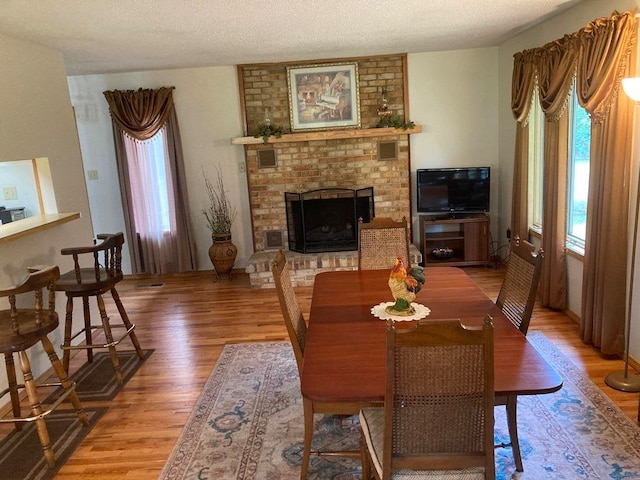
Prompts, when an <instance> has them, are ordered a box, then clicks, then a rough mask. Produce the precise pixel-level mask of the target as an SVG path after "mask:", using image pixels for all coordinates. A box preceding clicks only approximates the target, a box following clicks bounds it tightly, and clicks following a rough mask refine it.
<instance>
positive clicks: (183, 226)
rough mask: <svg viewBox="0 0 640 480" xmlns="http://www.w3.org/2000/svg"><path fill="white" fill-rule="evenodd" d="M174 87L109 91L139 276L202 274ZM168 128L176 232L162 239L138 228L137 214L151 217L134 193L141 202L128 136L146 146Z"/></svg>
mask: <svg viewBox="0 0 640 480" xmlns="http://www.w3.org/2000/svg"><path fill="white" fill-rule="evenodd" d="M173 88H174V87H162V88H159V89H157V90H151V89H142V88H140V89H138V90H127V91H119V90H114V91H105V92H103V93H104V96H105V98H106V100H107V103H108V104H109V113H110V115H111V119H112V128H113V136H114V143H115V150H116V162H117V166H118V176H119V180H120V191H121V195H122V203H123V207H124V219H125V227H126V230H127V232H126V233H127V242H128V245H129V251H130V255H131V263H132V271H133V273H174V272H187V271H192V270H196V269H197V265H196V253H195V251H196V250H195V245H194V243H193V240H192V234H191V227H190V223H189V205H188V195H187V188H186V174H185V168H184V158H183V154H182V141H181V137H180V130H179V127H178V118H177V115H176V112H175V108H174V105H173V95H172V91H173ZM163 128H165V136H166V142H167V148H166V152H165V154H166V157H167V167H166V182H167V188H168V190H169V192H168V197H169V199H170V201H171V205H170V208H169V211H170V217H171V219H170V223H171V228H170V231H169V232H163V233H162V234H161V235H159V234H158V233H157V232H155V233H154V232H150V231H148V230H147V229H146V227H145V225H143V224H141V223H146V222H138V223H136V211H137V212H138V217H140V216H141V215H142V216H144V215H145V214H144V213H140V212H143V211H144V210H143V209H144V208H145V207H144V206H143V205H140V203H141V202H139V201H138V202H137V203H135V199H136V195H134V193H138V195H137V197H138V198H140V195H139V193H140V192H138V191H137V190H139V189H140V188H141V186H140V185H137V184H136V182H135V178H136V176H135V175H132V171H131V169H132V168H133V159H130V158H128V156H127V148H126V146H125V137H124V136H125V135H128V136H130V137H132V138H134V139H135V140H136V141H140V142H144V141H147V140H149V139H151V138H153V137H154V136H155V135H157V134H158V132H160V130H161V129H163ZM143 197H144V195H143ZM134 203H135V205H134ZM147 208H148V207H147ZM141 209H142V210H141ZM146 215H155V212H148V213H147V214H146Z"/></svg>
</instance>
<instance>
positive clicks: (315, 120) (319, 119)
mask: <svg viewBox="0 0 640 480" xmlns="http://www.w3.org/2000/svg"><path fill="white" fill-rule="evenodd" d="M287 87H288V90H289V116H290V118H291V131H292V132H301V131H310V130H333V129H342V128H359V127H360V94H359V90H360V88H359V81H358V64H357V63H356V62H348V63H331V64H322V65H306V66H294V67H287Z"/></svg>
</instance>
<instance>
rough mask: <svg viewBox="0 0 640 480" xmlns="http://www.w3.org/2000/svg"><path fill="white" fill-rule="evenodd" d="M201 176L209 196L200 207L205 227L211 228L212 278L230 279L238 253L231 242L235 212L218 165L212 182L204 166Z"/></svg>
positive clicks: (210, 254)
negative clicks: (205, 221) (226, 276)
mask: <svg viewBox="0 0 640 480" xmlns="http://www.w3.org/2000/svg"><path fill="white" fill-rule="evenodd" d="M202 176H203V177H204V183H205V186H206V188H207V195H208V197H209V205H208V207H207V208H203V209H202V214H203V215H204V217H205V218H206V220H207V227H208V228H209V230H211V241H212V244H211V246H210V247H209V258H210V259H211V263H212V264H213V269H214V279H217V278H219V277H220V275H228V276H229V279H231V277H232V275H233V265H234V263H235V261H236V255H237V253H238V249H237V248H236V246H235V245H234V244H233V243H232V242H231V225H232V224H233V221H234V220H235V218H236V213H237V212H236V210H235V208H234V207H233V206H232V205H231V202H229V199H228V197H227V193H226V191H225V188H224V180H223V178H222V172H221V170H220V167H217V176H216V179H215V181H214V182H212V181H210V180H209V178H207V176H206V174H205V173H204V168H203V169H202Z"/></svg>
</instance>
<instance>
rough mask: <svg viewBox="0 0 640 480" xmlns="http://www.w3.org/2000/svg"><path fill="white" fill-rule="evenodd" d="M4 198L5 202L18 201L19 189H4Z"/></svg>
mask: <svg viewBox="0 0 640 480" xmlns="http://www.w3.org/2000/svg"><path fill="white" fill-rule="evenodd" d="M2 198H4V199H5V200H17V199H18V189H17V188H16V187H2Z"/></svg>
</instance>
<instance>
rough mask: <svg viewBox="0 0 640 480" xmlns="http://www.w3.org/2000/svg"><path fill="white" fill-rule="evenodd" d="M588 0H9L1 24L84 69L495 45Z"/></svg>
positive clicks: (1, 5) (74, 68) (71, 70)
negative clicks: (324, 0) (327, 0)
mask: <svg viewBox="0 0 640 480" xmlns="http://www.w3.org/2000/svg"><path fill="white" fill-rule="evenodd" d="M580 1H586V0H396V1H390V0H387V1H383V0H378V1H376V0H341V1H337V2H319V1H311V0H262V1H256V0H127V1H125V0H101V1H99V0H2V1H1V2H0V33H2V34H5V35H7V36H10V37H15V38H19V39H24V40H29V41H32V42H34V43H38V44H42V45H47V46H50V47H53V48H56V49H58V50H61V51H63V52H64V59H65V65H66V69H67V74H69V75H79V74H93V73H109V72H124V71H138V70H155V69H167V68H185V67H201V66H220V65H236V64H245V63H264V62H285V61H297V60H310V59H324V58H342V57H353V56H366V55H380V54H387V53H412V52H429V51H442V50H454V49H464V48H475V47H486V46H495V45H499V44H500V43H502V42H503V41H505V40H506V39H508V38H510V37H511V36H513V35H515V34H517V33H519V32H521V31H523V30H526V29H527V28H530V27H531V26H533V25H535V24H537V23H539V22H541V21H542V20H544V19H546V18H548V17H550V16H553V15H556V14H557V13H558V12H560V11H561V10H564V9H566V8H569V7H570V6H572V5H574V4H576V3H579V2H580Z"/></svg>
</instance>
